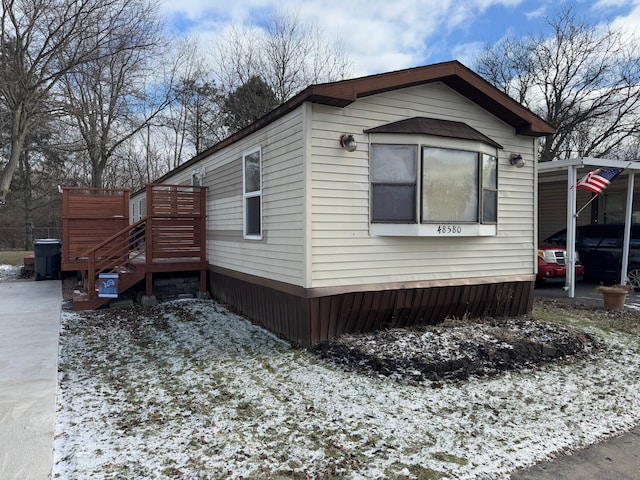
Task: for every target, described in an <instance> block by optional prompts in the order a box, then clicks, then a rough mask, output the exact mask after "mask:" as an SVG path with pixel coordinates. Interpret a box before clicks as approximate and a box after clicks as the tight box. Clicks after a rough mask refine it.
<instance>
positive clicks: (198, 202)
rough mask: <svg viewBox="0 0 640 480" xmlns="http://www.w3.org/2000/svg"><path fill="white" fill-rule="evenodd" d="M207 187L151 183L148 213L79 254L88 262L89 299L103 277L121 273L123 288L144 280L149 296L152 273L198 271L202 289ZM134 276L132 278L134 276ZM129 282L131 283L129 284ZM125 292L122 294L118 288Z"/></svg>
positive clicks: (94, 295)
mask: <svg viewBox="0 0 640 480" xmlns="http://www.w3.org/2000/svg"><path fill="white" fill-rule="evenodd" d="M205 193H206V189H205V187H192V186H182V185H159V184H154V185H148V186H147V190H146V202H147V203H146V205H147V215H146V216H145V217H144V218H142V219H141V220H139V221H137V222H135V223H133V224H131V225H129V224H127V225H126V226H124V227H123V228H121V229H120V230H118V231H116V232H115V233H112V234H111V235H109V236H108V237H107V238H104V236H103V237H102V238H103V240H101V241H100V242H99V243H97V244H95V245H94V246H92V247H91V248H89V249H88V250H86V251H84V252H82V253H81V254H80V255H79V259H82V260H83V261H84V262H86V263H85V264H84V265H85V267H84V268H82V269H81V270H82V271H83V273H84V275H85V284H86V287H87V292H86V295H87V300H88V301H90V302H95V300H96V298H97V296H98V293H97V290H96V285H97V281H98V278H99V275H100V274H101V273H118V274H120V277H121V279H124V278H127V279H128V280H129V281H125V282H123V283H122V285H123V288H128V287H129V286H131V285H132V284H133V283H132V282H133V281H134V280H135V281H136V282H137V281H139V280H141V279H142V278H144V277H145V276H146V279H147V287H146V290H147V295H151V288H152V287H151V275H152V273H153V272H170V271H180V270H200V275H201V290H203V291H204V289H205V286H206V259H207V255H206V213H205V212H206V203H205V202H206V195H205ZM134 272H135V273H136V275H133V273H134ZM130 284H131V285H130ZM119 291H122V290H119Z"/></svg>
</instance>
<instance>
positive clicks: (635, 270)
mask: <svg viewBox="0 0 640 480" xmlns="http://www.w3.org/2000/svg"><path fill="white" fill-rule="evenodd" d="M627 283H628V284H629V285H631V286H632V287H633V288H636V289H640V267H632V268H630V269H629V271H628V272H627Z"/></svg>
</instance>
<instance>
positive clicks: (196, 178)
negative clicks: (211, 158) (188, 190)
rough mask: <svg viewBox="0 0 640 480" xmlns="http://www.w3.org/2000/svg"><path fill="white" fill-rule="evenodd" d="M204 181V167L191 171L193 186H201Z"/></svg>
mask: <svg viewBox="0 0 640 480" xmlns="http://www.w3.org/2000/svg"><path fill="white" fill-rule="evenodd" d="M203 182H204V168H199V169H197V170H192V171H191V186H193V187H201V186H202V184H203Z"/></svg>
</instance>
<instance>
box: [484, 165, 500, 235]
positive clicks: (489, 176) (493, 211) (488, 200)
mask: <svg viewBox="0 0 640 480" xmlns="http://www.w3.org/2000/svg"><path fill="white" fill-rule="evenodd" d="M497 221H498V157H496V156H494V155H488V154H486V153H483V154H482V223H496V222H497Z"/></svg>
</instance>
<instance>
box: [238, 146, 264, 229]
mask: <svg viewBox="0 0 640 480" xmlns="http://www.w3.org/2000/svg"><path fill="white" fill-rule="evenodd" d="M242 188H243V217H244V218H243V224H244V226H243V230H244V237H245V238H250V239H254V240H260V239H262V152H261V150H260V149H259V148H258V149H256V150H252V151H249V152H247V153H245V154H244V155H243V156H242Z"/></svg>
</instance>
